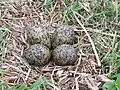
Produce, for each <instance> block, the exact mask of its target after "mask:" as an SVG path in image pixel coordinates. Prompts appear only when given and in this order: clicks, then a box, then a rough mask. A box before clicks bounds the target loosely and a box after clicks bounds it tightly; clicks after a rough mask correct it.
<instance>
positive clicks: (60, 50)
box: [52, 44, 77, 66]
mask: <svg viewBox="0 0 120 90" xmlns="http://www.w3.org/2000/svg"><path fill="white" fill-rule="evenodd" d="M52 57H53V60H54V62H55V64H56V65H60V66H64V65H73V64H74V63H75V61H76V60H77V53H76V50H75V49H74V47H72V45H68V44H63V45H59V46H57V47H56V48H55V49H54V50H53V53H52Z"/></svg>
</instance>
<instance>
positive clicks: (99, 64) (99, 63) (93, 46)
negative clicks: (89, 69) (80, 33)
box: [71, 9, 101, 66]
mask: <svg viewBox="0 0 120 90" xmlns="http://www.w3.org/2000/svg"><path fill="white" fill-rule="evenodd" d="M71 10H72V9H71ZM72 12H73V14H74V17H75V19H76V20H77V22H78V23H79V25H80V26H81V27H82V28H83V30H84V32H85V33H86V35H87V37H88V39H89V41H90V42H91V45H92V48H93V51H94V53H95V56H96V59H97V63H98V66H101V62H100V59H99V56H98V54H97V51H96V49H95V45H94V43H93V41H92V39H91V37H90V35H89V33H88V32H87V30H86V28H85V27H84V26H83V24H82V23H81V22H80V21H79V19H78V18H77V16H76V14H75V12H74V11H73V10H72Z"/></svg>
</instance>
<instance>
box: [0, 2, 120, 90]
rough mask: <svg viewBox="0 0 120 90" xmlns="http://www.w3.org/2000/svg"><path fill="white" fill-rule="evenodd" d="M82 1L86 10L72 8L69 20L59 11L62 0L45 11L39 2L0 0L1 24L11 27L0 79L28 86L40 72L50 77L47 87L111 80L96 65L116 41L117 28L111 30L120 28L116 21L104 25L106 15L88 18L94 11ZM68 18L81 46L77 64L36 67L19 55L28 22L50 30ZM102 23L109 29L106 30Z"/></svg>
mask: <svg viewBox="0 0 120 90" xmlns="http://www.w3.org/2000/svg"><path fill="white" fill-rule="evenodd" d="M10 1H11V0H10ZM82 5H83V9H84V10H85V12H87V13H82V14H81V15H80V14H79V13H76V12H74V11H73V12H74V16H75V18H70V21H69V19H68V18H67V19H66V18H64V20H63V14H62V13H63V10H64V9H65V8H63V7H66V4H65V2H64V1H63V0H56V2H55V3H54V4H51V5H49V7H48V8H44V9H43V10H44V11H43V10H41V9H40V7H39V2H36V3H35V2H33V1H32V0H28V1H27V0H18V1H17V0H12V1H11V2H8V1H6V2H0V6H1V7H0V8H1V9H0V26H1V27H5V28H8V29H10V30H11V31H12V33H11V36H9V37H8V40H9V43H8V45H7V48H6V49H7V51H6V56H5V58H4V60H3V62H2V65H1V67H0V68H1V70H2V72H4V74H3V76H2V77H0V81H4V82H5V85H6V87H7V88H10V87H12V86H14V85H15V84H17V85H19V84H21V83H27V85H28V86H30V85H32V83H33V82H35V81H36V80H37V79H38V78H39V77H40V76H41V75H43V76H44V77H46V78H47V79H48V80H51V82H48V83H47V86H45V87H46V88H47V90H98V89H99V86H100V85H101V84H102V83H103V82H109V81H110V80H109V79H108V78H107V77H106V75H105V74H106V72H107V73H108V71H106V69H104V70H103V68H101V67H98V66H101V62H102V61H100V60H103V61H104V59H105V60H106V57H105V56H107V54H109V53H110V51H111V50H112V49H113V48H114V47H113V46H112V45H113V44H116V37H118V38H119V37H120V36H119V35H120V33H119V32H118V33H117V34H115V33H113V32H114V29H116V28H117V29H116V32H117V30H119V23H117V22H118V21H115V22H116V23H115V22H114V21H111V22H110V25H112V26H110V25H107V24H108V23H106V22H109V20H110V19H107V17H104V18H101V20H98V22H97V20H96V22H95V21H94V20H93V21H91V19H90V18H91V17H92V15H93V14H92V11H91V7H90V6H89V2H87V1H86V2H84V3H82ZM101 8H102V7H101ZM47 9H48V10H47ZM49 9H50V10H49ZM92 10H94V8H93V9H92ZM71 11H72V10H71ZM66 15H67V14H66ZM88 16H89V17H88ZM96 16H97V15H96ZM80 18H82V19H80ZM97 18H99V17H97ZM71 20H72V22H71ZM80 20H81V21H80ZM105 20H108V21H105ZM70 22H71V23H72V25H73V26H74V27H76V29H75V32H76V37H77V38H80V40H79V39H78V42H79V43H77V45H78V46H80V48H79V53H78V56H79V58H78V61H77V62H76V65H74V66H62V67H61V66H56V65H54V63H53V62H50V63H49V64H48V65H46V66H44V67H36V66H30V65H29V64H28V63H27V62H25V61H24V60H23V59H22V58H21V56H22V55H23V52H24V50H25V49H26V48H28V47H29V45H28V44H27V42H26V39H27V34H26V31H25V30H26V27H27V26H29V25H35V24H37V25H39V24H41V25H43V27H45V28H46V30H48V32H49V33H50V34H52V33H53V32H54V30H55V29H56V28H57V27H58V26H59V25H60V24H63V23H64V24H69V23H70ZM90 22H95V23H92V24H91V23H90ZM71 23H70V24H71ZM79 24H80V25H79ZM102 25H106V26H102ZM105 27H107V28H110V29H111V30H109V31H108V32H107V31H105V29H104V28H105ZM113 38H114V39H113ZM92 48H93V49H92ZM102 63H103V62H102ZM102 67H103V65H102ZM1 70H0V71H1ZM112 70H114V69H112ZM111 72H112V71H111ZM43 89H44V88H43Z"/></svg>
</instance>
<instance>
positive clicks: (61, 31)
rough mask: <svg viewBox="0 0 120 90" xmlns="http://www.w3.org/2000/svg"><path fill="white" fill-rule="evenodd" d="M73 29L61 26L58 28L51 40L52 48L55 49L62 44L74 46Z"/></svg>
mask: <svg viewBox="0 0 120 90" xmlns="http://www.w3.org/2000/svg"><path fill="white" fill-rule="evenodd" d="M74 36H75V33H74V28H73V27H71V26H68V25H61V26H60V27H58V28H57V29H56V30H55V31H54V33H53V38H52V47H53V48H55V47H56V46H58V45H62V44H74Z"/></svg>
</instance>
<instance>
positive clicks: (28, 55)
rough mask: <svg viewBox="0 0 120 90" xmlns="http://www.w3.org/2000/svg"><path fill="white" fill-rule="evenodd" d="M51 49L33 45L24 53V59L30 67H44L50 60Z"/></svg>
mask: <svg viewBox="0 0 120 90" xmlns="http://www.w3.org/2000/svg"><path fill="white" fill-rule="evenodd" d="M50 56H51V55H50V51H49V49H48V48H47V47H46V46H44V45H40V44H35V45H31V46H30V47H29V48H28V49H27V50H25V52H24V58H25V59H26V60H27V62H28V63H29V64H30V65H37V66H44V65H45V64H47V63H48V62H49V59H50Z"/></svg>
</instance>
